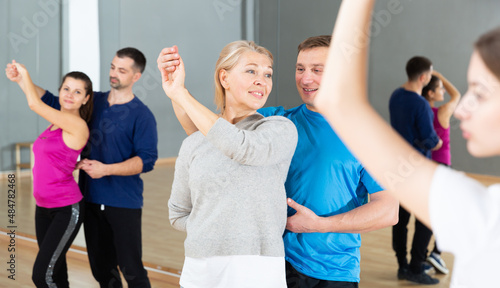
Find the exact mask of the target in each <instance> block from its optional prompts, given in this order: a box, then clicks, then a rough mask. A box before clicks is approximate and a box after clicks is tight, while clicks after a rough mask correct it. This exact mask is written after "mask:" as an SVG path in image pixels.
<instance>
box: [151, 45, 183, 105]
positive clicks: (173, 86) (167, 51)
mask: <svg viewBox="0 0 500 288" xmlns="http://www.w3.org/2000/svg"><path fill="white" fill-rule="evenodd" d="M156 63H157V64H158V70H159V71H160V73H161V83H162V88H163V91H165V94H167V96H168V97H169V98H170V99H171V100H172V101H175V102H178V101H176V100H179V99H178V97H182V95H183V92H185V90H186V88H185V86H184V79H185V76H186V72H185V70H184V62H183V61H182V58H181V56H180V55H179V49H178V48H177V46H172V47H167V48H163V49H162V50H161V52H160V55H158V59H157V60H156Z"/></svg>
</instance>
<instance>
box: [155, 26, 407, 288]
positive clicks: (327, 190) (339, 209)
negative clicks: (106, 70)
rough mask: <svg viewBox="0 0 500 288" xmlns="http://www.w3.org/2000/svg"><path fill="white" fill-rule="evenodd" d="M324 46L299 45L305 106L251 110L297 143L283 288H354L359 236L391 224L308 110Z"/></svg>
mask: <svg viewBox="0 0 500 288" xmlns="http://www.w3.org/2000/svg"><path fill="white" fill-rule="evenodd" d="M330 42H331V36H318V37H311V38H309V39H307V40H305V41H304V42H303V43H302V44H300V45H299V54H298V56H297V65H296V73H295V78H296V83H297V89H298V90H299V94H300V96H301V98H302V100H303V101H304V103H305V104H303V105H301V106H299V107H296V108H293V109H290V110H285V109H284V108H283V107H273V108H263V109H259V110H258V112H259V113H261V114H262V115H264V116H271V115H281V116H285V117H287V118H289V119H290V120H291V121H292V122H293V123H295V126H296V128H297V132H298V136H299V138H298V143H297V148H296V150H295V154H294V156H293V158H292V162H291V165H290V169H289V172H288V177H287V180H286V183H285V187H286V192H287V196H288V197H289V198H290V199H289V200H288V205H289V206H290V208H289V209H288V216H289V217H288V220H287V230H286V231H285V233H284V235H283V240H284V244H285V254H286V255H285V258H286V261H287V267H286V269H287V284H288V287H291V288H314V287H358V282H359V273H360V253H359V247H360V245H361V238H360V235H359V233H362V232H368V231H373V230H376V229H380V228H383V227H387V226H390V225H394V224H395V223H396V221H397V211H398V202H397V201H396V200H395V199H394V198H392V197H391V196H390V195H389V194H388V192H386V191H382V190H383V189H382V188H381V187H380V186H379V185H378V184H377V183H376V182H375V180H373V178H372V177H371V176H370V175H369V174H368V173H367V171H366V170H365V169H364V168H363V166H361V164H360V163H359V161H357V160H356V158H355V157H354V156H353V155H352V154H351V153H350V152H349V150H348V149H347V148H346V147H345V146H344V144H343V143H342V141H341V140H340V139H339V138H338V137H337V135H336V134H335V132H334V131H333V130H332V128H331V126H330V125H329V124H328V122H327V121H326V120H325V118H323V116H322V115H321V114H319V113H317V112H316V109H315V107H314V105H313V100H314V97H315V96H316V94H317V92H318V88H319V85H320V83H321V75H322V73H323V68H324V64H325V62H326V57H327V53H328V47H329V46H330ZM173 51H175V50H173ZM176 61H178V55H177V54H176V53H175V52H172V53H170V54H168V56H166V57H164V59H160V58H159V62H161V63H159V65H162V66H163V67H172V66H174V67H175V66H176V65H177V62H176ZM174 109H175V112H176V115H177V117H178V119H179V122H181V125H182V126H183V128H184V130H186V133H187V134H191V133H194V132H195V131H196V130H197V128H196V126H195V125H194V124H193V123H192V122H191V121H190V119H189V117H188V116H187V115H186V113H185V112H184V111H182V110H181V109H180V108H179V107H176V106H175V105H174ZM292 199H293V200H292ZM368 200H369V202H368ZM306 207H307V208H306Z"/></svg>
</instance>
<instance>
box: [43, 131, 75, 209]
mask: <svg viewBox="0 0 500 288" xmlns="http://www.w3.org/2000/svg"><path fill="white" fill-rule="evenodd" d="M51 128H52V125H50V126H49V128H47V130H45V131H44V132H43V133H42V134H40V136H38V138H37V139H36V141H35V143H34V144H33V153H34V154H35V164H34V167H33V196H34V197H35V200H36V205H38V206H40V207H44V208H56V207H64V206H68V205H72V204H75V203H78V202H79V201H80V200H82V198H83V196H82V193H81V192H80V188H79V187H78V184H77V183H76V181H75V179H74V178H73V170H75V166H76V161H77V159H78V155H80V152H82V150H83V148H82V149H80V150H73V149H71V148H69V147H68V146H66V144H65V143H64V141H63V138H62V129H56V130H54V131H50V129H51Z"/></svg>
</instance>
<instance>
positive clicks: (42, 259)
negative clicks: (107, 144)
mask: <svg viewBox="0 0 500 288" xmlns="http://www.w3.org/2000/svg"><path fill="white" fill-rule="evenodd" d="M5 71H6V74H7V78H9V79H10V80H11V81H14V82H17V83H18V84H19V86H20V87H21V89H22V90H23V92H24V94H26V98H27V100H28V105H29V107H30V109H31V110H33V111H34V112H35V113H37V114H38V115H40V116H42V117H43V118H45V119H46V120H47V121H49V122H50V123H51V125H50V126H49V127H48V128H47V129H46V130H45V131H44V132H42V134H40V136H38V138H37V139H36V141H35V143H34V144H33V153H34V156H35V166H34V167H33V196H34V197H35V200H36V211H35V230H36V238H37V242H38V247H39V251H38V255H37V256H36V259H35V264H34V266H33V275H32V279H33V282H34V283H35V285H36V287H69V282H68V269H67V265H66V252H67V251H68V249H69V246H70V245H71V243H72V242H73V240H74V239H75V237H76V234H77V233H78V230H79V229H80V225H81V224H82V220H83V219H82V218H83V214H84V210H83V200H82V199H83V196H82V193H81V192H80V189H79V188H78V184H77V183H76V181H75V179H74V177H73V170H74V169H75V167H76V162H77V159H78V156H79V155H80V152H81V151H82V150H83V147H84V146H85V144H87V140H88V138H89V129H88V126H87V122H88V121H89V120H90V116H91V114H92V96H93V92H92V82H91V81H90V79H89V77H88V76H87V75H85V74H84V73H82V72H70V73H68V74H66V75H65V76H64V77H63V80H62V84H61V87H60V88H59V95H61V97H60V98H59V103H60V105H61V110H60V111H59V110H56V109H54V108H52V107H50V106H48V105H46V104H45V103H43V102H42V100H40V97H39V96H38V93H37V88H36V86H35V85H34V84H33V82H32V81H31V77H30V75H29V73H28V71H27V70H26V68H25V67H24V65H21V64H19V63H16V62H15V61H12V64H8V65H7V69H5Z"/></svg>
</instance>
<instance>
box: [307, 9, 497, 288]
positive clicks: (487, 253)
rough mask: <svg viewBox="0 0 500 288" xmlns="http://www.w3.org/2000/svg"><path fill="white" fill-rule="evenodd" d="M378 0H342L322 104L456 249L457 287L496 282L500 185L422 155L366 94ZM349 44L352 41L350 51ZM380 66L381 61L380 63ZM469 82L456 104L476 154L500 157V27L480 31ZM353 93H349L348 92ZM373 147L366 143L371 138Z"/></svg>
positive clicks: (390, 186)
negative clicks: (485, 183)
mask: <svg viewBox="0 0 500 288" xmlns="http://www.w3.org/2000/svg"><path fill="white" fill-rule="evenodd" d="M374 2H375V1H373V0H345V1H343V2H342V5H341V8H340V12H339V15H338V17H337V23H336V25H335V30H334V33H333V44H332V46H331V47H330V51H329V57H328V61H327V64H326V68H325V73H324V75H323V77H325V79H328V81H325V82H326V83H325V84H323V85H322V86H321V88H320V92H319V94H318V96H317V97H316V101H315V106H316V107H318V109H319V110H320V112H321V113H323V114H324V115H325V116H326V118H327V119H328V120H329V122H330V124H331V125H332V126H333V128H334V129H335V131H336V132H337V133H338V134H339V136H340V137H341V138H342V140H343V141H344V142H345V143H346V145H347V146H348V147H349V149H351V151H353V153H354V154H355V155H356V156H357V157H358V159H359V160H360V161H361V162H362V163H363V164H364V165H365V167H366V168H367V169H368V171H369V172H370V174H372V175H373V176H374V177H375V178H376V180H377V181H379V183H381V184H382V186H384V187H385V188H387V190H389V191H390V192H391V193H393V195H395V196H396V197H397V198H398V199H399V200H400V201H401V204H402V205H404V206H405V207H407V208H408V209H409V210H411V211H412V212H414V213H415V214H416V216H417V217H418V218H419V219H420V220H421V221H422V222H423V223H426V224H427V225H428V226H429V227H431V226H432V229H433V231H434V235H435V237H436V240H437V242H438V243H439V245H440V248H441V249H442V250H443V251H448V252H451V253H453V254H454V255H455V263H454V271H453V276H452V284H451V286H452V287H456V288H458V287H467V288H473V287H496V286H498V279H497V278H496V277H495V275H496V274H497V273H498V271H497V270H498V264H497V262H498V259H499V258H500V185H498V184H496V185H492V186H490V187H485V186H483V185H481V184H480V183H479V182H477V181H475V180H473V179H471V178H468V177H467V176H466V175H464V174H463V173H460V172H457V171H454V170H452V169H450V168H448V167H445V166H443V165H438V164H437V163H436V162H434V161H431V160H428V159H425V158H424V157H423V156H421V155H420V154H419V153H418V152H416V151H415V150H414V149H413V148H412V147H411V146H410V145H409V144H408V143H406V142H405V141H404V140H403V139H402V138H401V137H400V136H399V135H398V134H397V133H396V132H395V131H393V130H392V129H391V127H390V126H389V125H388V124H387V122H386V121H385V120H384V119H383V118H382V117H380V115H378V113H377V112H376V111H375V110H374V109H373V107H372V106H371V105H370V102H369V101H368V97H367V96H368V93H367V71H368V69H367V66H368V50H369V35H368V33H367V32H366V31H367V30H369V29H366V27H370V26H369V25H370V19H371V14H372V12H373V6H374ZM346 47H350V48H352V49H351V50H349V51H348V52H351V53H346V49H345V48H346ZM375 69H376V67H375ZM467 78H468V83H469V89H468V91H467V93H466V94H465V96H464V99H463V100H462V101H461V102H460V104H459V105H458V107H457V110H456V111H455V117H457V118H458V119H459V120H460V121H461V124H460V128H461V129H462V132H463V136H464V138H465V139H466V140H467V149H468V151H469V152H470V153H471V154H472V155H473V156H475V157H493V156H500V28H498V29H495V30H493V31H490V32H488V33H486V34H484V35H483V36H481V37H480V38H479V40H478V41H477V42H476V44H475V46H474V52H473V53H472V57H471V60H470V65H469V71H468V76H467ZM345 95H349V97H345ZM368 142H369V143H370V149H366V143H368Z"/></svg>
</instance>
